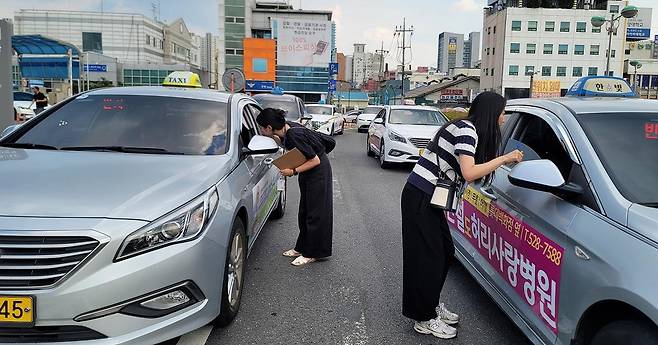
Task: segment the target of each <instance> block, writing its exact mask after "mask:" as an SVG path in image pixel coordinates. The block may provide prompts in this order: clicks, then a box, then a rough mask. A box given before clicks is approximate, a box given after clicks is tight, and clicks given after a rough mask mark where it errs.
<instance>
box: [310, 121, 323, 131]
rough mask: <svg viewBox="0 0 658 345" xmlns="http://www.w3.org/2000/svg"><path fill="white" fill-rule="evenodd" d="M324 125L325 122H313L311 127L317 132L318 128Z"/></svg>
mask: <svg viewBox="0 0 658 345" xmlns="http://www.w3.org/2000/svg"><path fill="white" fill-rule="evenodd" d="M323 124H324V122H320V121H311V127H312V128H313V130H317V129H318V128H320V127H322V125H323Z"/></svg>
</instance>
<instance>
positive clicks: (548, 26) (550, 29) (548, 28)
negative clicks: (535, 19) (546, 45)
mask: <svg viewBox="0 0 658 345" xmlns="http://www.w3.org/2000/svg"><path fill="white" fill-rule="evenodd" d="M544 30H545V31H547V32H553V31H555V22H546V27H545V28H544Z"/></svg>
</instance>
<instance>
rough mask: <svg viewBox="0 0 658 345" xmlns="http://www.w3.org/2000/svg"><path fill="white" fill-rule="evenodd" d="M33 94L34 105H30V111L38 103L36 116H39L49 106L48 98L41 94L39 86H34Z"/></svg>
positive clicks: (35, 111)
mask: <svg viewBox="0 0 658 345" xmlns="http://www.w3.org/2000/svg"><path fill="white" fill-rule="evenodd" d="M32 92H33V93H34V95H33V96H32V103H30V106H29V107H28V109H32V105H34V104H35V103H36V105H37V108H36V109H35V110H34V114H35V115H39V113H40V112H42V111H43V110H44V109H45V108H46V106H48V97H46V95H44V94H43V92H41V89H39V87H38V86H33V87H32Z"/></svg>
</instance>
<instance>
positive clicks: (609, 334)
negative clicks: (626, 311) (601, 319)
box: [590, 320, 658, 345]
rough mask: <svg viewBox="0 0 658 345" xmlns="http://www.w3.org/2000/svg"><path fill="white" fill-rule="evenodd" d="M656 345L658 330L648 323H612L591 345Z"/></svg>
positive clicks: (657, 342) (635, 321)
mask: <svg viewBox="0 0 658 345" xmlns="http://www.w3.org/2000/svg"><path fill="white" fill-rule="evenodd" d="M618 344H625V345H654V344H658V329H657V328H656V325H654V324H651V323H649V322H647V321H640V320H634V321H631V320H624V321H615V322H612V323H610V324H608V325H606V326H604V327H603V328H601V330H599V331H598V332H597V333H596V335H594V338H593V339H592V341H591V342H590V345H618Z"/></svg>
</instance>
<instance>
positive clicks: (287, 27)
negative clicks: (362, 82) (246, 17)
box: [276, 18, 332, 68]
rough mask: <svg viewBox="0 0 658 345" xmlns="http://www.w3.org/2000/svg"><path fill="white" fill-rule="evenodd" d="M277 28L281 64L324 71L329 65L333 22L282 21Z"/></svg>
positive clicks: (278, 59)
mask: <svg viewBox="0 0 658 345" xmlns="http://www.w3.org/2000/svg"><path fill="white" fill-rule="evenodd" d="M276 27H277V34H276V35H277V43H278V44H277V63H278V64H279V65H283V66H300V67H324V68H326V67H327V66H328V65H329V62H330V61H331V32H332V25H331V22H329V21H312V20H300V19H284V18H280V19H277V20H276Z"/></svg>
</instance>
